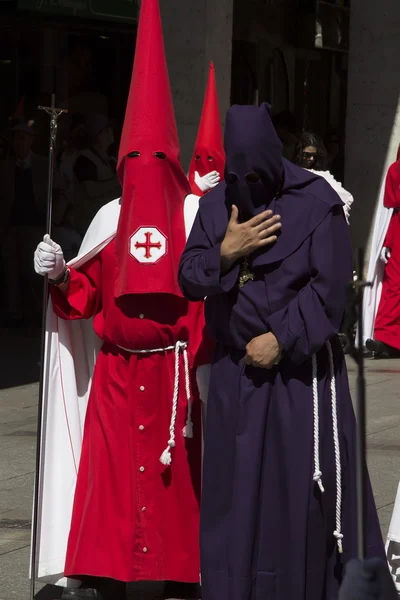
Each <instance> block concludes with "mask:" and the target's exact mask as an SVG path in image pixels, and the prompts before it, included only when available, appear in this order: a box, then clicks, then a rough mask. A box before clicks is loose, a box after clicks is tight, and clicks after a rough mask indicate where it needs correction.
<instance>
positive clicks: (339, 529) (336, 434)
mask: <svg viewBox="0 0 400 600" xmlns="http://www.w3.org/2000/svg"><path fill="white" fill-rule="evenodd" d="M326 346H327V348H328V354H329V367H330V380H331V381H330V384H331V402H332V424H333V443H334V447H335V465H336V529H335V531H334V532H333V535H334V536H335V538H336V542H337V546H338V550H339V552H340V553H342V552H343V542H342V540H343V534H342V464H341V460H340V444H339V426H338V418H337V398H336V379H335V363H334V360H333V351H332V346H331V343H330V342H329V341H328V342H327V344H326Z"/></svg>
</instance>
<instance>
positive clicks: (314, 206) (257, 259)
mask: <svg viewBox="0 0 400 600" xmlns="http://www.w3.org/2000/svg"><path fill="white" fill-rule="evenodd" d="M225 188H226V185H225V183H220V184H219V185H218V186H217V187H215V188H214V189H213V190H211V192H209V193H208V194H207V195H206V196H204V197H203V198H201V199H200V204H199V213H200V217H201V220H202V224H203V227H204V228H205V231H206V233H207V235H208V237H209V239H210V241H211V242H212V243H213V244H215V243H219V242H221V241H222V240H223V238H224V235H225V231H226V228H227V225H228V222H229V215H230V212H231V207H230V206H229V205H228V202H227V200H226V199H225ZM334 206H343V202H342V200H341V199H340V198H339V196H338V194H337V193H336V192H335V191H334V190H333V188H332V187H331V186H330V185H329V183H327V182H326V181H325V179H323V178H322V177H319V176H318V175H316V174H315V173H311V172H309V171H306V170H305V169H301V168H300V167H297V166H295V165H293V164H292V163H290V162H289V161H287V160H284V186H283V190H282V193H281V195H280V196H279V197H278V198H276V199H275V200H274V201H273V202H272V203H271V205H270V206H269V207H268V208H271V209H272V210H273V211H274V213H275V214H279V215H281V217H282V231H281V233H280V235H279V238H278V240H277V242H276V244H274V245H273V246H271V247H269V248H267V249H264V250H262V251H261V252H259V253H255V254H254V257H253V259H252V266H254V267H259V266H263V265H268V264H272V263H275V262H280V261H282V260H284V259H285V258H286V257H287V256H289V255H290V254H292V253H293V252H295V251H296V250H297V249H298V248H299V247H300V246H301V244H302V243H303V242H304V240H306V239H307V238H308V237H309V236H310V235H311V234H312V233H313V231H314V230H315V229H316V228H317V227H318V225H320V223H322V221H323V220H324V219H325V217H326V216H327V215H328V213H329V212H330V211H331V210H332V209H333V207H334Z"/></svg>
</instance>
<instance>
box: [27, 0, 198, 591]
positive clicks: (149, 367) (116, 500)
mask: <svg viewBox="0 0 400 600" xmlns="http://www.w3.org/2000/svg"><path fill="white" fill-rule="evenodd" d="M118 174H119V177H120V180H121V184H122V187H123V192H122V199H121V201H119V200H118V199H117V200H115V201H113V202H111V203H109V204H108V205H106V206H105V207H103V208H102V209H101V211H99V213H98V215H97V216H96V217H95V219H94V221H93V222H92V225H91V226H90V228H89V230H88V233H87V235H86V238H85V240H84V243H83V245H82V248H81V252H80V255H79V256H78V258H77V260H75V261H72V263H70V264H69V265H68V266H66V265H65V262H64V259H63V255H62V250H61V248H60V247H59V246H58V245H57V244H56V243H54V242H53V241H52V240H50V239H49V238H48V237H46V239H45V240H44V242H42V243H41V244H39V246H38V249H37V251H36V253H35V269H36V271H37V272H38V273H40V274H42V275H44V274H48V275H49V278H50V280H51V282H52V284H53V286H52V303H53V310H54V312H55V314H56V315H57V317H58V318H59V319H61V320H63V321H65V320H67V321H74V320H79V319H90V318H93V327H94V330H95V332H96V334H97V336H98V338H100V340H101V342H102V346H101V349H100V351H99V354H98V357H97V362H96V364H95V368H94V374H93V381H92V387H91V390H90V396H89V400H88V406H87V412H86V420H85V427H84V433H83V442H82V448H81V457H80V463H79V470H78V474H77V479H76V490H75V497H74V504H73V509H72V519H71V526H70V530H69V539H68V545H67V553H66V559H65V567H64V575H65V576H66V577H69V578H73V579H82V576H90V577H91V579H89V580H88V581H86V579H85V577H84V578H83V580H84V583H86V585H90V586H91V587H92V588H96V589H100V590H102V592H101V593H102V594H103V595H102V599H103V597H104V599H105V598H112V599H113V600H119V598H124V589H123V587H124V582H133V581H175V582H186V583H192V584H196V583H198V581H199V573H200V566H199V543H198V535H199V531H198V529H199V502H200V487H201V482H200V475H201V437H202V435H201V433H202V432H201V403H200V393H199V386H201V382H200V378H199V372H201V369H202V368H203V367H204V366H205V364H204V363H205V362H206V359H207V358H208V356H207V354H208V350H207V348H206V344H205V343H204V342H203V332H204V317H203V303H202V302H200V303H191V302H188V301H187V300H186V299H185V298H184V297H183V296H182V294H181V291H180V289H179V286H178V279H177V271H178V265H179V260H180V256H181V253H182V251H183V249H184V246H185V242H186V235H187V234H188V230H187V223H186V230H185V218H184V210H185V198H186V196H187V195H188V194H190V187H189V184H188V180H187V178H186V176H185V174H184V172H183V170H182V168H181V165H180V162H179V143H178V134H177V128H176V124H175V117H174V110H173V104H172V96H171V90H170V84H169V79H168V72H167V65H166V60H165V54H164V46H163V36H162V26H161V17H160V12H159V6H158V0H142V3H141V11H140V20H139V28H138V37H137V43H136V53H135V62H134V67H133V75H132V82H131V88H130V93H129V99H128V104H127V109H126V115H125V122H124V128H123V133H122V139H121V146H120V152H119V160H118ZM99 229H101V234H100V233H99ZM61 325H63V323H61V324H60V322H58V325H57V330H60V331H61V329H62V328H61ZM66 339H67V340H68V339H71V338H68V336H66ZM66 344H68V341H67V342H66ZM74 348H76V345H75V346H74ZM74 348H73V349H71V351H70V352H69V354H71V353H72V354H73V352H74ZM82 359H83V357H82V356H77V357H76V361H78V362H79V361H81V362H82ZM208 362H209V361H208ZM196 375H197V378H196ZM72 379H73V377H72ZM68 380H69V381H70V378H69V379H68ZM198 382H199V383H198ZM77 388H80V386H77ZM64 395H65V394H64V392H63V396H64ZM77 395H78V396H79V393H78V394H77ZM68 400H69V399H68ZM73 458H74V461H73V462H72V461H71V462H72V464H73V465H75V466H76V461H75V455H74V457H73ZM49 460H50V458H49ZM72 468H74V467H72ZM47 571H48V569H47ZM93 577H95V578H97V579H94V580H93ZM98 578H100V579H98ZM106 580H108V581H109V580H114V581H113V582H112V585H111V588H110V589H109V590H108V588H107V590H108V591H104V589H105V588H104V587H103V588H102V587H101V585H103V583H104V581H106ZM99 581H100V582H103V583H98V582H99ZM75 597H79V596H74V598H75ZM85 597H86V596H85ZM65 598H70V596H68V595H66V596H65Z"/></svg>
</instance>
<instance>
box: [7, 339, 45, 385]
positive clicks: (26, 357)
mask: <svg viewBox="0 0 400 600" xmlns="http://www.w3.org/2000/svg"><path fill="white" fill-rule="evenodd" d="M39 362H40V329H0V363H1V369H0V390H4V389H6V388H11V387H18V386H21V385H27V384H30V383H35V382H37V381H39V375H40V368H39Z"/></svg>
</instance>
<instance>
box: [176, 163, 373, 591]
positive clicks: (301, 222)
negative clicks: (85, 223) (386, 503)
mask: <svg viewBox="0 0 400 600" xmlns="http://www.w3.org/2000/svg"><path fill="white" fill-rule="evenodd" d="M283 164H284V186H283V190H282V192H281V194H280V195H279V196H278V197H276V198H274V199H273V200H272V201H271V203H270V205H269V206H270V208H272V209H273V211H274V213H275V214H280V215H281V217H282V233H281V235H280V236H279V238H278V240H277V243H276V244H275V245H274V246H273V247H269V249H266V250H264V251H263V252H259V253H257V254H256V255H255V256H253V257H252V259H253V260H252V262H251V269H252V271H253V273H254V274H255V279H254V281H249V282H248V283H246V284H245V285H244V287H243V288H240V289H239V287H238V285H237V284H238V277H239V265H238V264H235V265H234V266H233V268H232V269H231V271H230V272H228V273H227V274H225V275H221V272H220V244H221V242H222V240H223V238H224V235H225V231H226V228H227V224H228V220H229V215H230V210H231V202H230V199H229V194H226V189H227V186H226V185H225V184H224V183H222V184H220V185H219V186H217V188H215V189H214V190H213V191H211V192H210V193H209V194H207V195H206V196H205V197H204V198H203V199H201V201H200V208H199V212H198V215H197V218H196V221H195V223H194V226H193V229H192V232H191V235H190V237H189V240H188V243H187V246H186V249H185V251H184V254H183V256H182V259H181V264H180V285H181V289H182V291H183V293H184V294H185V296H186V297H187V298H189V299H191V300H200V299H201V298H203V297H205V296H206V297H207V300H206V320H207V325H208V329H209V331H210V333H211V335H212V337H213V338H214V339H215V340H216V342H217V347H216V353H215V357H214V361H213V365H212V369H211V380H210V388H209V398H208V412H207V424H206V430H205V454H204V478H203V498H202V509H201V576H202V597H203V600H332V599H333V598H336V597H337V592H338V587H339V585H340V582H341V578H342V572H343V565H344V564H345V563H346V562H347V561H348V560H349V559H350V558H352V557H354V556H356V554H357V538H356V536H357V531H356V526H357V519H356V472H355V468H356V467H355V419H354V413H353V408H352V403H351V398H350V392H349V386H348V378H347V372H346V365H345V361H344V356H343V352H342V349H341V345H340V343H339V340H338V337H337V333H338V331H339V327H340V323H341V319H342V315H343V311H344V306H345V302H346V295H347V288H348V284H349V282H350V281H351V279H352V253H351V246H350V240H349V233H348V227H347V224H346V220H345V217H344V214H343V209H342V202H341V200H340V199H339V197H338V196H337V194H336V193H335V192H334V191H333V189H332V188H331V187H330V186H329V184H328V183H327V182H326V181H325V180H323V179H321V178H319V177H317V176H315V175H312V174H310V173H307V172H306V171H304V170H303V169H300V168H298V167H295V166H294V165H292V164H290V163H288V162H284V163H283ZM268 331H272V332H273V333H274V334H275V336H276V337H277V339H278V340H279V342H280V343H281V344H282V345H283V347H284V351H283V358H282V360H281V362H280V363H279V365H278V366H275V367H274V368H273V369H272V370H266V369H259V368H255V367H252V366H246V365H245V361H244V357H245V347H246V344H247V343H249V342H250V341H251V340H252V339H253V338H254V337H256V336H258V335H261V334H263V333H266V332H268ZM327 342H329V344H330V348H331V349H332V356H333V365H334V384H335V385H334V389H335V392H336V404H337V419H338V427H337V432H338V441H339V449H340V461H339V463H340V468H341V473H340V480H341V486H340V491H341V493H342V499H341V502H338V499H337V492H338V486H337V476H338V471H337V468H336V463H335V450H334V429H333V416H332V387H331V383H332V382H331V376H330V375H331V372H330V361H329V348H328V346H327ZM313 355H315V357H316V363H314V364H316V365H317V373H316V379H315V381H317V385H316V389H315V390H314V395H313V359H312V356H313ZM314 375H315V372H314ZM316 392H318V396H317V405H318V409H319V410H318V412H319V414H318V425H319V435H318V436H316V435H315V430H314V427H315V411H314V409H313V400H314V398H315V397H316V395H315V393H316ZM316 438H318V440H317V442H318V443H317V446H318V447H317V450H316ZM316 452H317V455H318V459H319V461H320V465H319V470H320V472H322V483H323V486H324V488H325V492H324V493H321V491H320V488H319V486H318V484H317V482H316V481H314V479H313V476H314V475H315V472H316V471H317V470H318V469H317V468H316V467H317V466H318V465H316V462H315V453H316ZM316 479H318V477H316ZM368 489H369V492H368V494H369V497H368V530H367V545H368V554H369V555H370V556H378V557H381V558H383V559H384V558H385V552H384V547H383V542H382V536H381V532H380V527H379V522H378V518H377V513H376V508H375V504H374V500H373V496H372V492H371V489H370V487H369V488H368ZM338 504H339V506H340V510H341V514H340V519H339V525H340V530H339V532H341V534H343V540H341V541H342V544H343V553H339V551H338V545H337V539H336V538H335V536H334V531H335V530H337V518H336V510H337V506H338ZM339 537H340V536H339Z"/></svg>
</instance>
